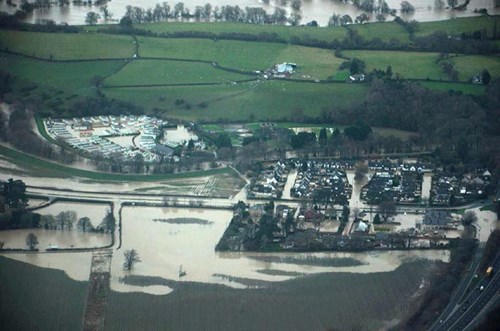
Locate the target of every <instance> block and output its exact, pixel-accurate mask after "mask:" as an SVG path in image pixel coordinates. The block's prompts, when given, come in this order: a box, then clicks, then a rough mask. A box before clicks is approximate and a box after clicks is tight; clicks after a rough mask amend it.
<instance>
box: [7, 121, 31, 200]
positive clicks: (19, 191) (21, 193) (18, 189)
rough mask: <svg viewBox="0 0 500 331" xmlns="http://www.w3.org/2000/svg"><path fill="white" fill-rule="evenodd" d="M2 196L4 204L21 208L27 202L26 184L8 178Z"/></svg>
mask: <svg viewBox="0 0 500 331" xmlns="http://www.w3.org/2000/svg"><path fill="white" fill-rule="evenodd" d="M11 116H12V115H11ZM3 196H4V197H5V205H6V206H8V207H9V208H12V209H20V210H23V209H24V208H26V205H27V203H28V197H26V184H24V182H23V181H22V180H20V179H16V180H14V179H12V178H9V180H8V181H7V183H5V184H4V187H3Z"/></svg>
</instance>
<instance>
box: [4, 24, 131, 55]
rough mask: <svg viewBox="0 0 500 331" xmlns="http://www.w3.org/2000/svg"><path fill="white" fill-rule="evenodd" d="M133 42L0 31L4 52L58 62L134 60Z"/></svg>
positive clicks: (81, 35)
mask: <svg viewBox="0 0 500 331" xmlns="http://www.w3.org/2000/svg"><path fill="white" fill-rule="evenodd" d="M132 42H133V39H132V37H130V36H118V35H105V34H96V33H77V34H75V33H42V32H21V31H9V30H4V31H1V30H0V47H1V49H2V50H5V49H8V50H9V51H12V52H17V53H22V54H25V55H28V56H36V57H40V58H44V59H49V58H51V56H52V59H54V60H79V59H98V58H101V59H107V58H130V57H132V56H133V55H134V52H135V45H134V44H133V43H132Z"/></svg>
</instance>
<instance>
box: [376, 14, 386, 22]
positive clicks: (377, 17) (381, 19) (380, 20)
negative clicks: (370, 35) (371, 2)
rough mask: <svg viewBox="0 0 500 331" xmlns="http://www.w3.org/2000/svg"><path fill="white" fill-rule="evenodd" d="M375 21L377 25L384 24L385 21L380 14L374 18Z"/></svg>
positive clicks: (383, 16)
mask: <svg viewBox="0 0 500 331" xmlns="http://www.w3.org/2000/svg"><path fill="white" fill-rule="evenodd" d="M376 20H377V22H379V23H384V22H385V20H386V19H385V15H384V14H381V13H379V14H377V16H376Z"/></svg>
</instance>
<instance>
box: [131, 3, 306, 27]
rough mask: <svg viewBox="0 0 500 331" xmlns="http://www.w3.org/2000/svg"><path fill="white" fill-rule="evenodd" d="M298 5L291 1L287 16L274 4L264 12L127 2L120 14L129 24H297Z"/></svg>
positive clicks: (247, 9) (250, 9)
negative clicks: (145, 5) (192, 21)
mask: <svg viewBox="0 0 500 331" xmlns="http://www.w3.org/2000/svg"><path fill="white" fill-rule="evenodd" d="M300 6H301V3H300V1H299V0H294V1H293V2H292V9H293V12H292V14H291V15H290V16H288V14H287V12H286V10H285V9H283V8H279V7H275V8H274V12H273V13H270V14H268V13H267V12H266V11H265V10H264V9H263V8H261V7H245V8H241V7H239V6H238V5H236V6H231V5H226V6H221V7H218V6H215V7H213V8H212V5H211V4H209V3H207V4H205V5H204V6H196V7H195V9H194V11H193V12H191V10H190V9H189V8H186V7H185V6H184V3H183V2H178V3H176V4H175V5H174V6H173V7H171V6H170V5H169V4H168V3H166V2H164V3H162V4H156V5H155V7H153V8H148V9H144V8H141V7H137V6H127V7H126V12H125V16H124V17H127V18H129V19H130V22H131V23H132V24H134V23H151V22H165V21H168V20H176V19H195V20H206V21H209V20H211V21H222V22H243V23H253V24H285V23H287V22H289V23H292V24H293V22H294V23H295V24H297V23H298V22H300V19H301V17H300V15H299V14H298V12H299V10H300ZM297 8H298V9H297ZM124 23H125V22H124Z"/></svg>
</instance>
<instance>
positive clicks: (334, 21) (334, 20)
mask: <svg viewBox="0 0 500 331" xmlns="http://www.w3.org/2000/svg"><path fill="white" fill-rule="evenodd" d="M340 19H341V16H340V15H337V14H335V13H333V15H332V16H330V19H329V20H328V26H340Z"/></svg>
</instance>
